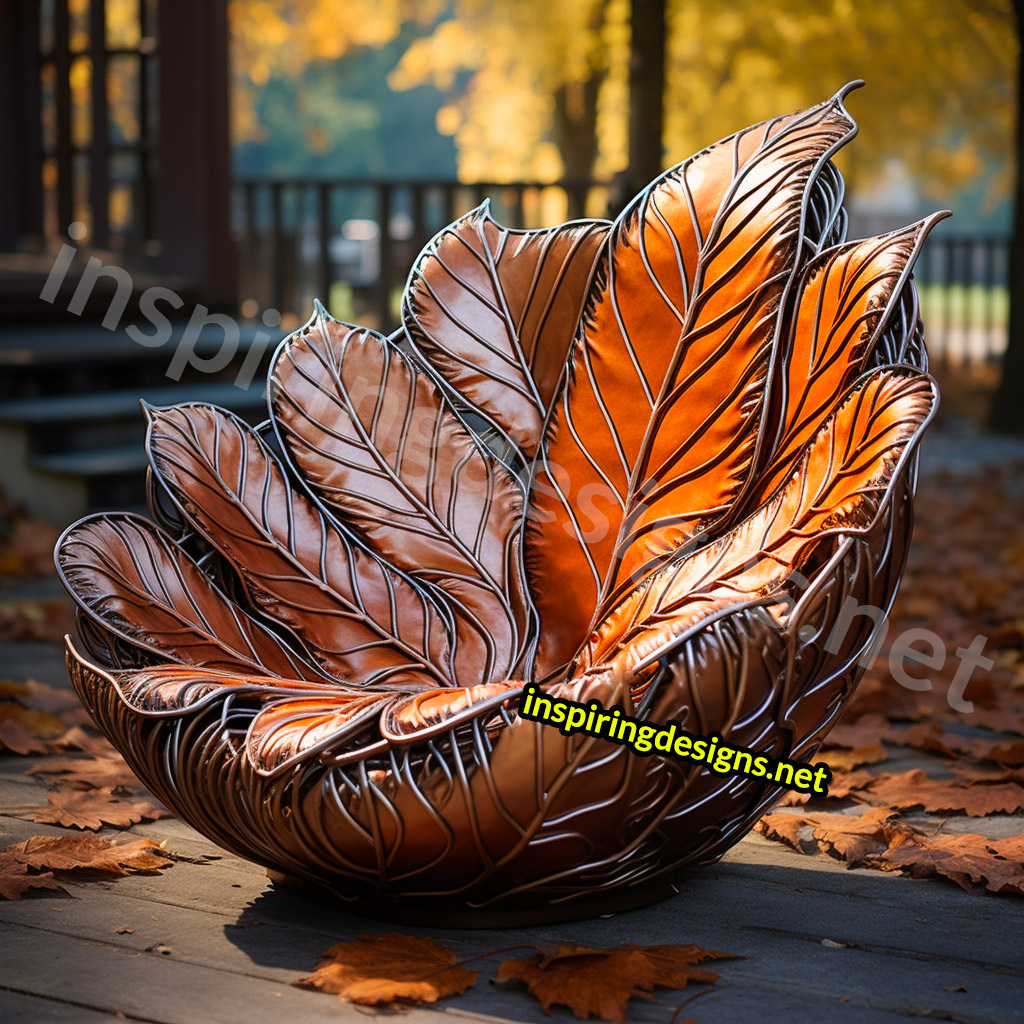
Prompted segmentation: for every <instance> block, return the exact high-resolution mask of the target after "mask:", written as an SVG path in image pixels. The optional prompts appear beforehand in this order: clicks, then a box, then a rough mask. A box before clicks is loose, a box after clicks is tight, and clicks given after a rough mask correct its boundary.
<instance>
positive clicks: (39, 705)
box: [0, 679, 81, 715]
mask: <svg viewBox="0 0 1024 1024" xmlns="http://www.w3.org/2000/svg"><path fill="white" fill-rule="evenodd" d="M0 699H3V700H16V701H17V702H18V703H19V704H21V705H22V706H23V707H26V708H33V709H34V710H36V711H46V712H48V713H49V714H51V715H56V714H58V713H59V712H61V711H67V710H69V709H71V708H78V707H81V703H80V702H79V700H78V697H76V696H75V691H74V690H72V689H70V688H68V687H66V686H50V684H49V683H43V682H40V681H39V680H38V679H27V680H25V682H23V683H16V682H14V681H13V680H10V679H2V680H0Z"/></svg>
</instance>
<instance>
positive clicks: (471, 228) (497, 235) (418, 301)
mask: <svg viewBox="0 0 1024 1024" xmlns="http://www.w3.org/2000/svg"><path fill="white" fill-rule="evenodd" d="M608 228H609V223H608V222H607V221H599V220H589V221H575V222H573V223H570V224H563V225H560V226H559V227H556V228H543V229H541V230H534V231H513V230H510V229H509V228H505V227H502V226H501V225H500V224H498V223H497V221H495V220H494V219H493V218H492V217H491V215H490V210H489V208H488V204H487V203H484V204H483V205H482V206H480V207H478V208H477V209H476V210H474V211H472V212H471V213H469V214H467V215H466V216H465V217H463V218H462V219H461V220H458V221H456V222H455V223H454V224H452V225H451V226H450V227H447V228H445V229H444V230H443V231H441V232H440V233H439V234H438V235H437V236H436V237H435V238H434V239H433V241H431V242H430V244H429V245H428V246H427V247H426V248H425V249H424V251H423V253H422V254H421V255H420V258H419V259H418V260H417V262H416V264H415V266H414V267H413V269H412V273H411V275H410V278H409V287H408V289H407V291H406V294H405V301H404V307H403V315H404V320H405V327H406V331H407V332H408V336H409V339H410V341H411V342H412V343H413V345H414V346H415V348H416V349H417V351H418V352H419V353H420V354H421V355H422V357H423V361H424V362H425V363H427V364H428V365H430V366H432V367H433V368H434V369H435V370H436V371H437V372H438V373H439V374H440V375H441V377H442V379H443V380H445V381H446V382H447V383H448V384H449V385H450V386H451V387H452V388H453V389H454V390H455V391H456V392H457V393H458V396H459V398H460V400H463V401H465V402H468V403H469V405H470V406H471V407H472V408H473V409H474V410H475V411H476V412H477V413H479V414H480V415H481V416H484V417H485V418H487V419H488V420H490V421H491V422H492V423H495V424H496V425H497V426H499V427H500V428H501V429H502V430H503V431H504V433H505V434H506V436H507V437H508V438H509V439H510V440H511V441H512V442H513V443H514V444H515V445H517V446H518V448H519V450H520V454H521V456H522V457H524V458H527V459H529V458H532V457H533V456H534V455H535V454H536V452H537V449H538V447H539V446H540V443H541V440H542V437H543V433H544V422H545V420H546V418H547V415H548V411H549V410H550V408H551V403H552V401H553V400H554V396H555V394H556V393H557V390H558V386H559V384H560V383H561V381H562V379H563V375H564V372H565V365H566V358H567V357H568V354H569V348H570V346H571V344H572V340H573V337H574V335H575V333H576V325H577V324H578V322H579V318H580V313H581V312H582V310H583V303H584V301H585V299H586V296H587V288H588V286H589V284H590V278H591V275H592V273H593V270H594V265H595V263H596V260H597V256H598V253H599V251H600V248H601V245H602V243H603V242H604V239H605V236H606V235H607V233H608Z"/></svg>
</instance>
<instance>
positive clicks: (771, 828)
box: [755, 807, 898, 867]
mask: <svg viewBox="0 0 1024 1024" xmlns="http://www.w3.org/2000/svg"><path fill="white" fill-rule="evenodd" d="M895 815H896V812H895V811H894V810H893V809H892V808H886V807H876V808H872V809H871V810H869V811H867V812H865V813H864V814H861V815H859V816H858V815H852V814H827V813H821V814H808V815H801V814H767V815H765V817H763V818H762V819H761V820H760V821H759V822H758V823H757V825H756V826H755V827H756V829H757V831H758V832H760V833H761V834H762V835H763V836H765V837H766V838H768V839H780V840H782V841H783V842H785V843H788V844H789V845H790V846H792V847H793V849H794V850H796V851H798V852H799V853H806V852H808V848H811V849H813V847H814V844H815V843H816V844H817V847H818V848H819V849H821V850H823V851H824V852H825V853H829V854H831V855H832V856H834V857H836V858H838V859H839V860H845V861H846V862H847V865H848V866H849V867H855V866H857V865H858V864H860V863H861V861H863V860H864V858H865V857H868V856H870V855H872V854H878V853H882V852H884V851H885V850H887V849H888V848H889V840H890V837H891V835H892V834H893V830H894V829H895V828H897V827H898V826H896V825H895V823H894V822H893V818H894V817H895ZM805 837H806V838H805Z"/></svg>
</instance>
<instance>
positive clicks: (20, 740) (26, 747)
mask: <svg viewBox="0 0 1024 1024" xmlns="http://www.w3.org/2000/svg"><path fill="white" fill-rule="evenodd" d="M49 749H50V747H49V744H48V743H47V742H46V740H44V739H43V738H42V737H40V736H34V735H33V734H32V733H30V732H29V731H28V730H27V729H26V728H25V727H24V726H23V725H19V724H18V723H17V722H15V721H13V720H12V719H8V720H7V721H5V722H0V753H3V752H5V751H7V752H9V753H11V754H21V755H25V754H45V753H46V752H47V751H48V750H49Z"/></svg>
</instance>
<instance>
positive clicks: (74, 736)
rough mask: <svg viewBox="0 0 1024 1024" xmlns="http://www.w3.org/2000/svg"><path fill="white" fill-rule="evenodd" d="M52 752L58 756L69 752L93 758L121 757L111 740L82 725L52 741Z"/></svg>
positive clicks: (70, 729) (72, 728)
mask: <svg viewBox="0 0 1024 1024" xmlns="http://www.w3.org/2000/svg"><path fill="white" fill-rule="evenodd" d="M83 710H84V709H83ZM50 750H52V751H53V752H54V753H57V754H66V753H68V752H69V751H81V752H82V753H83V754H91V755H93V756H97V755H98V756H101V757H120V756H121V755H120V754H118V752H117V751H116V750H115V749H114V747H113V746H112V745H111V743H110V741H109V740H107V739H106V738H105V737H103V736H101V735H100V734H99V733H97V732H92V731H91V730H88V729H83V728H82V726H80V725H73V726H71V728H69V729H67V730H66V731H65V732H63V733H61V735H60V736H58V737H57V738H56V739H55V740H51V741H50Z"/></svg>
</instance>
